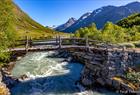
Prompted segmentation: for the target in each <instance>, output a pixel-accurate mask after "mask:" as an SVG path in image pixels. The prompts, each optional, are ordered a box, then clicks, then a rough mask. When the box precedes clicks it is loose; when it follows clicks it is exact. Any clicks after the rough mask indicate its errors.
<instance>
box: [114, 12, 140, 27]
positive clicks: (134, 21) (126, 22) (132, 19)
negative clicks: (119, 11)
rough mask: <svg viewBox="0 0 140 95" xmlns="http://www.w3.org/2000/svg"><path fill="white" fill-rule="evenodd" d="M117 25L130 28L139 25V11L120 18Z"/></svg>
mask: <svg viewBox="0 0 140 95" xmlns="http://www.w3.org/2000/svg"><path fill="white" fill-rule="evenodd" d="M117 25H119V26H121V27H124V28H132V27H133V26H138V25H140V13H136V14H133V15H130V16H128V17H127V18H124V19H122V20H121V21H119V22H117Z"/></svg>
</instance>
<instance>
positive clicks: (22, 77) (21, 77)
mask: <svg viewBox="0 0 140 95" xmlns="http://www.w3.org/2000/svg"><path fill="white" fill-rule="evenodd" d="M27 78H28V76H27V75H25V74H24V75H22V76H20V78H19V79H21V80H25V79H27Z"/></svg>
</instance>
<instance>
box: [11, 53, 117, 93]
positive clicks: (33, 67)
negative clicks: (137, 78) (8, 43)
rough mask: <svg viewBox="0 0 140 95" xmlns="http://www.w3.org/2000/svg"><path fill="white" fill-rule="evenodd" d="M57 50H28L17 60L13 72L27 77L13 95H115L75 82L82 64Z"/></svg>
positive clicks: (14, 89)
mask: <svg viewBox="0 0 140 95" xmlns="http://www.w3.org/2000/svg"><path fill="white" fill-rule="evenodd" d="M55 53H57V52H55V51H48V52H34V53H31V52H30V53H28V54H26V56H25V57H23V58H22V59H21V60H20V61H17V62H16V65H15V67H14V69H13V70H12V75H13V76H15V77H20V76H21V75H24V74H25V75H27V76H28V78H27V79H26V80H24V81H22V82H21V83H19V84H17V85H16V86H14V87H13V88H12V89H11V93H12V95H116V94H115V93H112V92H105V93H99V92H93V91H86V90H85V89H84V87H82V86H80V85H76V81H77V80H79V79H80V74H81V71H82V69H83V65H82V64H80V63H78V62H67V61H66V60H65V58H59V57H58V58H57V57H53V55H54V54H55Z"/></svg>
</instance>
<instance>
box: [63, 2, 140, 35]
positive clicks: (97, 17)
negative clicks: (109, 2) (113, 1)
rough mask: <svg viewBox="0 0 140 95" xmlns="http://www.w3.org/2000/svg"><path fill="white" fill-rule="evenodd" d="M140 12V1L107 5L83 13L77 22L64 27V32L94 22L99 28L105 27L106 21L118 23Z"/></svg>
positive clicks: (73, 30) (72, 30)
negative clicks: (122, 4)
mask: <svg viewBox="0 0 140 95" xmlns="http://www.w3.org/2000/svg"><path fill="white" fill-rule="evenodd" d="M139 12H140V2H132V3H129V4H127V5H125V6H119V7H116V6H105V7H102V8H99V9H96V10H94V11H93V12H91V13H90V12H88V13H86V14H84V15H82V16H81V17H80V18H79V19H78V20H77V21H76V22H75V23H73V24H72V25H71V26H69V27H68V28H66V29H63V30H62V31H63V32H68V33H69V32H75V31H76V30H77V29H79V28H81V27H87V26H89V25H91V24H92V23H95V24H96V25H97V28H98V29H101V28H103V26H104V25H105V23H106V22H108V21H110V22H113V23H116V22H117V21H119V20H121V19H123V18H125V17H127V16H129V15H131V14H133V13H139Z"/></svg>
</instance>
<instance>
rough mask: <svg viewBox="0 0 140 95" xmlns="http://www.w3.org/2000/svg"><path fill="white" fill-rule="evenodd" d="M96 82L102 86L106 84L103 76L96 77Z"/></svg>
mask: <svg viewBox="0 0 140 95" xmlns="http://www.w3.org/2000/svg"><path fill="white" fill-rule="evenodd" d="M96 82H97V83H99V84H101V85H102V86H104V85H105V84H106V83H105V81H104V79H103V78H98V79H96Z"/></svg>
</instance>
